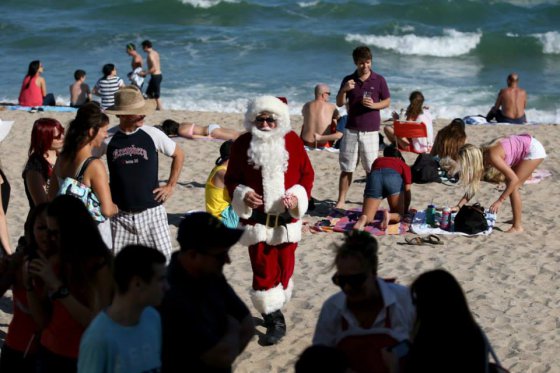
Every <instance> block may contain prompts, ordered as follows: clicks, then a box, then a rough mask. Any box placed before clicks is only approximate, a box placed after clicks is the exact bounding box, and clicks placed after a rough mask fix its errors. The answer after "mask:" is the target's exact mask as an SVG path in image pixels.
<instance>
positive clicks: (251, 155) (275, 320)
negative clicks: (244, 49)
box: [225, 96, 314, 345]
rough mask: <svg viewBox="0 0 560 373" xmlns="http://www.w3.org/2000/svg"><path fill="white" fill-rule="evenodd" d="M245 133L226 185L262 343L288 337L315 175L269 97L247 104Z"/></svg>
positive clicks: (281, 108) (286, 116)
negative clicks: (287, 312) (245, 250)
mask: <svg viewBox="0 0 560 373" xmlns="http://www.w3.org/2000/svg"><path fill="white" fill-rule="evenodd" d="M245 128H246V129H247V133H245V134H243V135H241V136H240V137H239V138H238V139H237V140H236V141H235V142H234V144H233V146H232V148H231V156H230V161H229V165H228V169H227V172H226V176H225V184H226V187H227V189H228V192H229V194H230V196H233V197H232V201H231V204H232V206H233V208H234V210H235V211H236V212H237V214H238V215H239V217H240V224H241V225H242V226H243V227H244V228H245V233H244V234H243V236H242V238H241V240H240V242H241V243H242V244H244V245H247V246H249V256H250V258H251V266H252V268H253V291H252V293H251V300H252V301H253V305H254V306H255V308H256V309H257V310H258V311H259V312H260V313H261V314H262V316H263V319H264V324H265V326H266V335H265V336H264V341H263V342H264V343H265V344H269V345H271V344H276V343H277V342H278V341H279V340H280V339H281V338H282V337H283V336H284V335H285V334H286V322H285V320H284V315H283V314H282V311H281V309H282V307H284V305H285V304H286V303H287V302H288V301H289V300H290V298H291V295H292V290H293V287H294V282H293V281H292V275H293V273H294V266H295V250H296V248H297V243H298V241H299V240H300V239H301V220H300V219H301V218H302V217H303V215H304V214H305V212H306V211H307V204H308V200H309V197H310V196H311V188H312V186H313V178H314V172H313V167H312V166H311V162H310V161H309V158H308V157H307V153H306V152H305V149H304V148H303V142H302V141H301V139H300V138H299V137H298V135H297V134H296V133H295V132H293V131H292V130H291V127H290V113H289V111H288V106H287V105H286V104H285V103H284V102H282V101H281V100H279V99H278V98H276V97H273V96H262V97H258V98H256V99H254V100H252V101H251V102H249V105H248V108H247V112H246V114H245Z"/></svg>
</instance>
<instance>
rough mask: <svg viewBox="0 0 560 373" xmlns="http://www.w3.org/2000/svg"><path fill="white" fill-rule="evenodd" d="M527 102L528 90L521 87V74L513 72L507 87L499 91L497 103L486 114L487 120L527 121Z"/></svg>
mask: <svg viewBox="0 0 560 373" xmlns="http://www.w3.org/2000/svg"><path fill="white" fill-rule="evenodd" d="M526 104H527V92H525V90H524V89H523V88H519V75H517V74H516V73H511V74H509V75H508V77H507V88H503V89H501V90H500V93H498V98H497V99H496V103H495V104H494V106H492V108H491V109H490V111H489V112H488V115H486V120H487V121H488V122H490V121H491V120H492V119H494V118H496V121H497V122H499V123H514V124H523V123H527V118H526V117H525V106H526Z"/></svg>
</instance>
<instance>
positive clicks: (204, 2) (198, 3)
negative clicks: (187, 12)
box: [181, 0, 239, 9]
mask: <svg viewBox="0 0 560 373" xmlns="http://www.w3.org/2000/svg"><path fill="white" fill-rule="evenodd" d="M238 2H239V1H237V0H181V3H183V4H185V5H191V6H193V7H195V8H203V9H208V8H212V7H214V6H216V5H219V4H220V3H238Z"/></svg>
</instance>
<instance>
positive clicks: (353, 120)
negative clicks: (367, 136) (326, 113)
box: [340, 71, 391, 132]
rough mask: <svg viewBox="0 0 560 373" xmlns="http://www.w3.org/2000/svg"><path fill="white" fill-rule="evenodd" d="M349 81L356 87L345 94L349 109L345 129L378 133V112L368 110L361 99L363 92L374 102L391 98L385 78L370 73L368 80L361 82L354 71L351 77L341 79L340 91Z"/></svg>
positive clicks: (379, 122)
mask: <svg viewBox="0 0 560 373" xmlns="http://www.w3.org/2000/svg"><path fill="white" fill-rule="evenodd" d="M350 79H354V81H355V82H356V85H355V87H354V89H352V90H350V91H348V92H346V99H347V101H348V108H349V110H348V121H347V122H346V128H348V129H352V130H356V131H360V132H372V131H379V127H380V126H381V115H380V113H379V110H375V109H369V108H367V107H365V106H364V105H362V98H363V97H364V92H365V91H368V92H370V93H371V97H372V98H373V101H374V102H379V101H382V100H385V99H387V98H389V97H391V94H390V93H389V87H387V82H386V81H385V78H384V77H383V76H381V75H379V74H376V73H374V72H373V71H372V72H371V74H370V76H369V78H367V79H366V80H365V81H363V82H362V81H361V80H360V78H359V77H358V74H357V72H356V71H354V73H353V74H352V75H348V76H345V77H344V79H342V83H341V84H340V89H342V87H344V84H346V82H347V81H348V80H350Z"/></svg>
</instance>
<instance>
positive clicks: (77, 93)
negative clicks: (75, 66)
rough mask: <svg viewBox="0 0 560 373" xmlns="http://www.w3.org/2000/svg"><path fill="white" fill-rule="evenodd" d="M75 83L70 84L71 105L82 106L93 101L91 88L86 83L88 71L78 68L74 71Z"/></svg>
mask: <svg viewBox="0 0 560 373" xmlns="http://www.w3.org/2000/svg"><path fill="white" fill-rule="evenodd" d="M74 79H75V81H74V83H72V84H70V87H69V89H70V106H72V107H76V108H78V107H80V106H82V105H83V104H85V103H86V102H89V101H91V90H90V89H89V86H88V85H87V84H86V83H85V80H86V72H85V71H84V70H76V71H75V72H74Z"/></svg>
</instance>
